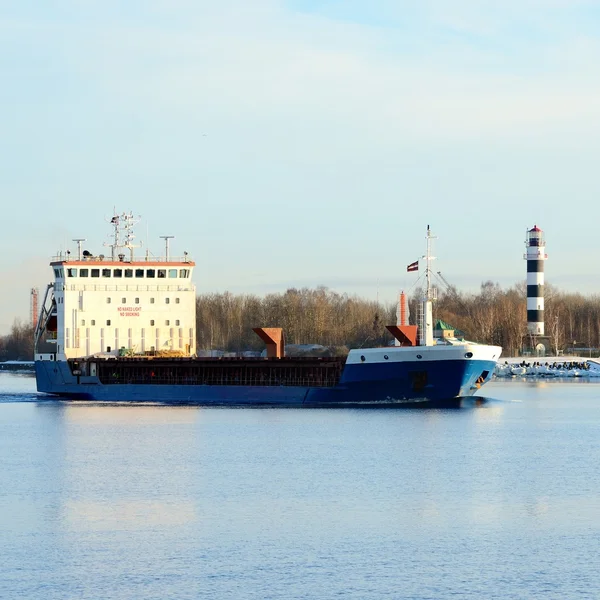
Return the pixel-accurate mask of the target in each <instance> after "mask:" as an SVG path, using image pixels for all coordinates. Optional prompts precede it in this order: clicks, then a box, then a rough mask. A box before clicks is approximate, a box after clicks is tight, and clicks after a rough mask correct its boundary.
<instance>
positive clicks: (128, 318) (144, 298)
mask: <svg viewBox="0 0 600 600" xmlns="http://www.w3.org/2000/svg"><path fill="white" fill-rule="evenodd" d="M111 224H112V225H113V227H114V241H113V243H112V244H110V247H111V250H112V252H111V256H110V258H107V257H105V256H104V255H102V254H99V255H93V254H92V253H90V252H88V251H82V246H81V244H82V242H83V241H85V240H83V239H78V240H75V241H76V242H77V245H78V248H77V255H76V257H75V258H72V255H71V253H70V252H67V253H65V254H60V255H58V256H56V257H54V258H53V259H52V260H51V262H50V266H51V267H52V269H53V271H54V281H53V282H52V283H50V284H49V285H48V289H47V290H46V296H45V298H44V301H43V304H42V311H41V316H40V320H39V322H38V326H37V329H36V356H35V358H36V360H66V359H69V358H81V357H86V356H92V355H96V354H112V355H115V356H116V355H118V354H122V355H129V356H135V355H147V354H153V353H170V354H173V355H181V356H191V355H194V354H195V353H196V288H195V286H194V284H193V283H192V273H193V269H194V266H195V263H194V262H192V261H191V260H189V259H188V257H187V254H186V255H185V256H183V257H181V258H171V257H170V256H169V247H168V240H169V239H170V238H171V237H172V236H163V239H165V244H166V248H165V256H161V257H155V256H150V255H149V254H148V253H146V256H144V257H135V256H134V248H135V247H136V246H134V244H133V243H132V240H133V231H132V226H133V216H132V215H131V214H125V213H124V214H122V215H115V216H114V217H113V218H112V220H111ZM123 234H124V235H123ZM120 250H128V251H129V252H128V253H127V254H125V253H123V252H120Z"/></svg>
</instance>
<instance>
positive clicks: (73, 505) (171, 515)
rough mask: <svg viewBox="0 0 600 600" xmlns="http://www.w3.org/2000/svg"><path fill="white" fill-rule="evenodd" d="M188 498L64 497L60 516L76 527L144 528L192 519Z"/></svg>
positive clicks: (102, 528)
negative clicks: (122, 498) (121, 498)
mask: <svg viewBox="0 0 600 600" xmlns="http://www.w3.org/2000/svg"><path fill="white" fill-rule="evenodd" d="M196 518H197V517H196V507H195V506H194V503H193V502H192V501H191V500H188V501H177V502H175V501H173V502H158V501H154V502H152V501H148V500H146V499H145V498H142V497H140V498H136V499H132V500H116V501H114V502H110V503H109V502H101V501H95V500H73V499H68V500H67V501H66V502H65V503H64V504H63V506H62V515H61V519H62V521H63V522H64V524H65V525H66V527H68V528H69V529H72V530H76V531H113V530H123V529H124V530H145V529H154V528H156V527H181V526H182V525H189V524H191V523H193V522H194V521H196Z"/></svg>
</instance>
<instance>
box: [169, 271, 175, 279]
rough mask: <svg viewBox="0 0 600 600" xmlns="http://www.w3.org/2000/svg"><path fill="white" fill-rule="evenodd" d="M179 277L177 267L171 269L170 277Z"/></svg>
mask: <svg viewBox="0 0 600 600" xmlns="http://www.w3.org/2000/svg"><path fill="white" fill-rule="evenodd" d="M175 277H177V269H169V279H174V278H175Z"/></svg>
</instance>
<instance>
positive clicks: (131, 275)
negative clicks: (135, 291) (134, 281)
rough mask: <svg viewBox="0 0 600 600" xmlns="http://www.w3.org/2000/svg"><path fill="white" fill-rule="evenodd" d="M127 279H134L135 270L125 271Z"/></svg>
mask: <svg viewBox="0 0 600 600" xmlns="http://www.w3.org/2000/svg"><path fill="white" fill-rule="evenodd" d="M125 277H133V269H125Z"/></svg>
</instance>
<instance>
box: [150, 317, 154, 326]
mask: <svg viewBox="0 0 600 600" xmlns="http://www.w3.org/2000/svg"><path fill="white" fill-rule="evenodd" d="M153 326H154V319H150V327H153Z"/></svg>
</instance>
